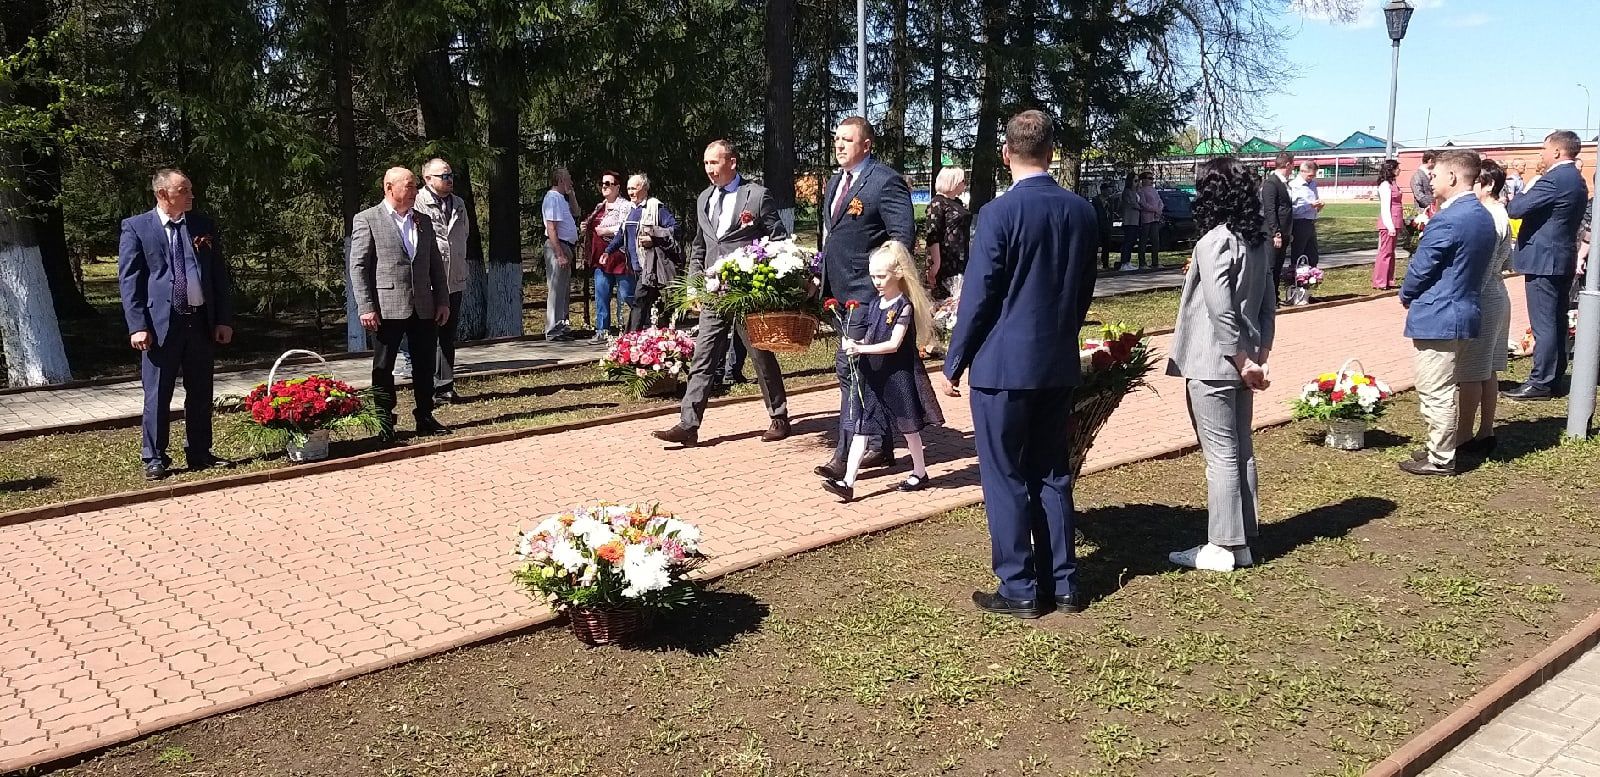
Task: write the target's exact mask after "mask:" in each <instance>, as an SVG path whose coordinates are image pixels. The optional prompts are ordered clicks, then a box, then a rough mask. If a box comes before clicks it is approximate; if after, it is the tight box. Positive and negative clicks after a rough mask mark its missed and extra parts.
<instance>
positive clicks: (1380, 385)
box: [1374, 380, 1394, 394]
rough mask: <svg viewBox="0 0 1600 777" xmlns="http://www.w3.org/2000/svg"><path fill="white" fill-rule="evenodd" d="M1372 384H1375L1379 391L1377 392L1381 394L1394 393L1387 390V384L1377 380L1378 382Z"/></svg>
mask: <svg viewBox="0 0 1600 777" xmlns="http://www.w3.org/2000/svg"><path fill="white" fill-rule="evenodd" d="M1374 383H1375V384H1376V385H1377V387H1378V390H1379V391H1381V392H1383V393H1385V394H1392V393H1394V392H1392V391H1390V390H1389V384H1387V383H1384V382H1383V381H1381V380H1379V381H1374Z"/></svg>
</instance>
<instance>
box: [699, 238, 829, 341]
mask: <svg viewBox="0 0 1600 777" xmlns="http://www.w3.org/2000/svg"><path fill="white" fill-rule="evenodd" d="M817 256H819V254H817V252H815V251H812V250H811V249H809V248H805V247H803V246H801V245H799V244H797V243H795V241H794V239H793V238H787V239H784V240H772V239H770V238H762V239H760V240H758V241H756V242H754V243H751V244H750V245H747V246H745V247H743V248H740V249H738V250H736V251H734V252H733V253H730V254H728V255H727V256H724V257H722V258H721V259H718V260H717V261H716V263H714V264H712V265H711V266H710V267H707V268H706V271H705V274H704V275H703V276H698V277H689V278H686V279H685V281H684V285H685V288H684V290H683V292H684V294H683V296H684V297H685V298H686V300H687V301H688V302H691V303H697V304H700V305H704V306H708V307H711V308H712V309H714V310H716V311H717V313H719V314H721V315H722V316H724V317H727V318H737V319H743V320H744V324H745V333H746V334H747V335H748V336H749V338H750V347H751V348H759V349H761V350H763V351H773V352H779V353H797V352H800V351H804V350H806V349H807V348H810V347H811V341H812V340H813V339H815V338H816V335H817V324H818V323H819V322H820V320H821V319H820V317H819V316H818V315H817V300H816V294H815V287H814V285H813V283H812V269H811V268H812V266H813V262H814V260H815V258H816V257H817Z"/></svg>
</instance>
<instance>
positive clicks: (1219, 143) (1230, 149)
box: [1194, 138, 1239, 154]
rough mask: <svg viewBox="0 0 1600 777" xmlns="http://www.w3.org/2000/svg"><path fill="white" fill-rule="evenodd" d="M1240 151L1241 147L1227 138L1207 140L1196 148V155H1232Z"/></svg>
mask: <svg viewBox="0 0 1600 777" xmlns="http://www.w3.org/2000/svg"><path fill="white" fill-rule="evenodd" d="M1238 150H1239V147H1238V146H1235V145H1234V144H1233V143H1232V142H1231V141H1229V140H1228V139H1227V138H1206V139H1205V140H1202V141H1200V145H1198V146H1195V147H1194V152H1195V153H1196V154H1232V153H1234V152H1236V151H1238Z"/></svg>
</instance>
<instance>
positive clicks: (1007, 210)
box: [945, 111, 1097, 618]
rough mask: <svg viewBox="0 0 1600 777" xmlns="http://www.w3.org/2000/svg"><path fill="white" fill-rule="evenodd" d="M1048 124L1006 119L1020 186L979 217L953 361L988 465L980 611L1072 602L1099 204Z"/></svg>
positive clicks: (953, 375)
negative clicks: (1055, 165)
mask: <svg viewBox="0 0 1600 777" xmlns="http://www.w3.org/2000/svg"><path fill="white" fill-rule="evenodd" d="M1053 148H1054V142H1053V140H1052V123H1051V119H1050V117H1049V116H1047V115H1045V114H1044V113H1043V112H1041V111H1025V112H1023V113H1020V114H1017V116H1016V117H1014V118H1012V119H1011V121H1010V123H1008V124H1007V125H1006V142H1005V146H1003V147H1002V148H1001V155H1002V157H1003V158H1004V159H1005V163H1006V166H1007V167H1009V168H1010V169H1011V179H1012V181H1013V185H1012V187H1011V190H1010V191H1008V192H1006V194H1005V196H1003V197H1000V198H999V199H997V200H995V201H994V202H991V203H989V204H988V205H987V206H985V207H984V209H983V210H982V212H981V213H979V215H978V225H977V230H976V234H975V235H974V236H973V241H972V252H971V255H970V256H969V258H968V259H967V271H966V275H965V277H964V278H963V279H962V285H961V288H962V290H963V292H962V295H961V304H960V307H959V308H958V309H957V318H956V320H957V321H958V322H959V323H958V324H957V326H956V330H955V334H954V336H953V337H952V338H951V340H950V352H949V354H948V355H947V356H946V357H945V376H946V377H948V378H949V383H950V385H949V387H948V388H947V393H948V394H949V395H951V396H958V395H959V393H960V392H959V388H960V385H961V379H962V376H963V375H966V374H968V373H969V372H970V377H969V378H968V382H969V383H970V384H971V385H972V400H971V402H972V422H973V427H974V431H975V436H976V441H977V446H978V473H979V475H980V476H981V477H982V479H983V501H984V505H985V507H986V508H987V510H988V513H989V537H990V541H991V545H992V548H991V550H992V556H993V563H994V573H995V576H996V577H998V578H999V579H1000V588H999V590H998V591H997V592H995V593H989V592H987V591H978V592H975V593H973V595H972V601H973V602H974V603H975V604H977V606H978V607H979V609H982V610H985V611H988V612H995V613H1003V614H1008V615H1015V616H1017V617H1019V618H1037V617H1039V616H1040V615H1043V614H1044V613H1045V612H1046V611H1047V610H1048V609H1049V605H1050V604H1052V603H1053V604H1054V605H1055V607H1056V608H1057V609H1061V610H1066V611H1069V612H1076V611H1077V610H1079V609H1081V607H1082V604H1081V601H1080V600H1079V598H1078V590H1077V589H1078V584H1077V561H1076V559H1075V558H1074V554H1073V548H1072V509H1073V508H1072V474H1071V470H1070V468H1069V467H1068V464H1067V423H1068V421H1069V416H1070V415H1071V413H1072V389H1073V387H1074V386H1076V385H1078V384H1079V383H1080V382H1081V380H1082V376H1081V375H1080V374H1079V372H1078V330H1080V329H1082V328H1083V319H1084V317H1085V316H1086V315H1087V314H1088V312H1089V302H1090V300H1091V299H1092V298H1093V297H1094V280H1095V269H1094V256H1095V243H1096V240H1097V232H1096V224H1095V213H1094V207H1093V206H1091V205H1090V204H1089V202H1088V201H1087V200H1085V199H1083V198H1082V197H1079V196H1078V195H1076V194H1073V193H1072V192H1070V191H1067V190H1066V189H1063V188H1061V187H1060V186H1059V185H1057V184H1056V182H1055V180H1054V179H1052V178H1051V177H1050V175H1049V165H1050V156H1051V152H1052V150H1053Z"/></svg>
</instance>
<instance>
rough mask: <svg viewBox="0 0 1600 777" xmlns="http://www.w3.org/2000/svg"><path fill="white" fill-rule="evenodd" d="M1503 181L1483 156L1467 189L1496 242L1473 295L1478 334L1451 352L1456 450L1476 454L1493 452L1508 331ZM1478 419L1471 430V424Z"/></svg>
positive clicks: (1507, 240) (1508, 248)
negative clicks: (1486, 215)
mask: <svg viewBox="0 0 1600 777" xmlns="http://www.w3.org/2000/svg"><path fill="white" fill-rule="evenodd" d="M1505 185H1506V169H1505V168H1504V167H1501V166H1500V163H1499V162H1496V161H1494V160H1493V159H1485V160H1483V166H1482V168H1481V169H1480V170H1479V172H1478V183H1477V185H1476V186H1473V187H1472V191H1473V193H1474V194H1476V195H1477V196H1478V202H1481V203H1483V207H1484V208H1486V209H1488V211H1489V215H1490V216H1493V217H1494V231H1495V236H1496V237H1497V238H1498V242H1496V243H1495V246H1494V254H1493V255H1492V256H1490V258H1489V271H1488V272H1486V273H1484V274H1483V291H1482V293H1480V294H1479V295H1478V309H1479V320H1480V321H1481V322H1482V323H1481V324H1480V328H1479V329H1478V336H1477V337H1474V338H1472V339H1471V340H1468V341H1467V344H1466V345H1465V346H1463V347H1462V348H1461V350H1460V352H1458V353H1457V354H1456V386H1457V391H1458V392H1459V393H1458V394H1457V397H1458V401H1459V403H1460V409H1459V411H1458V413H1457V415H1456V450H1457V451H1458V452H1460V453H1467V454H1472V455H1477V456H1487V455H1489V454H1490V453H1493V452H1494V413H1495V400H1496V399H1498V398H1499V395H1500V379H1499V378H1498V377H1497V375H1498V373H1500V372H1502V371H1504V370H1505V368H1506V341H1507V340H1508V339H1509V336H1510V334H1511V296H1510V295H1509V294H1507V293H1506V281H1505V278H1504V277H1503V276H1501V274H1500V273H1501V272H1503V271H1504V270H1505V269H1506V265H1507V264H1508V263H1509V262H1510V259H1511V222H1510V220H1509V217H1508V216H1507V215H1506V206H1505V205H1502V204H1501V203H1500V192H1501V190H1503V189H1504V188H1505ZM1479 418H1482V423H1481V424H1478V428H1477V429H1476V430H1474V429H1473V425H1474V423H1475V422H1477V421H1478V420H1479Z"/></svg>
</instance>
